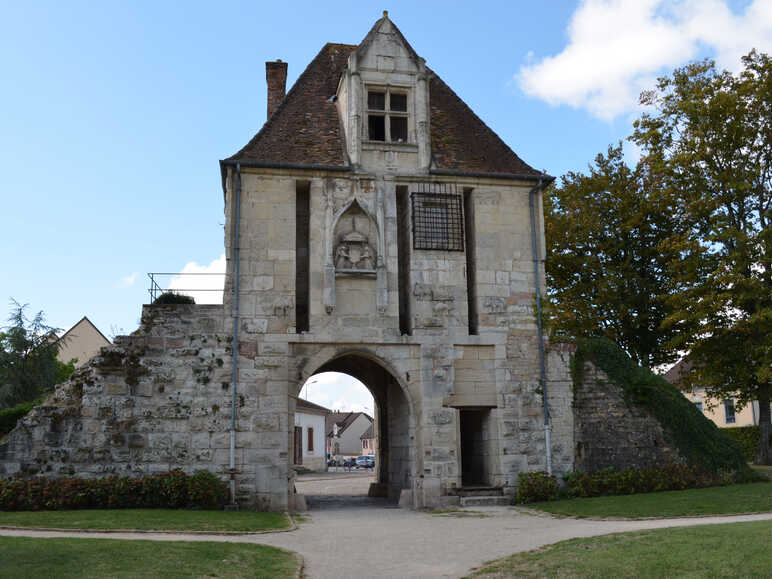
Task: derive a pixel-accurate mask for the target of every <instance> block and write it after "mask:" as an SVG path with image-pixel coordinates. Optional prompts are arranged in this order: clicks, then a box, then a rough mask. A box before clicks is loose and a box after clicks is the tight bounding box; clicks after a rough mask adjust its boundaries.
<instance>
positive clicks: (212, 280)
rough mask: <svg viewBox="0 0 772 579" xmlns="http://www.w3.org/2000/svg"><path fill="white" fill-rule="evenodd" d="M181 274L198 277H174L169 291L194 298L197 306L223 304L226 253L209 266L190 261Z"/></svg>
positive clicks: (169, 285) (170, 282)
mask: <svg viewBox="0 0 772 579" xmlns="http://www.w3.org/2000/svg"><path fill="white" fill-rule="evenodd" d="M180 273H181V274H198V275H177V276H174V277H172V278H171V280H170V281H169V284H168V286H167V287H168V289H173V290H175V291H178V292H179V293H183V294H185V295H188V296H191V297H193V299H195V300H196V303H197V304H221V303H222V289H223V283H224V281H225V254H224V253H223V254H221V255H220V257H218V258H217V259H215V260H213V261H212V262H210V263H209V265H198V263H196V262H195V261H190V262H188V263H187V264H185V267H183V268H182V271H181V272H180ZM201 274H206V275H201ZM212 274H217V275H212ZM159 283H160V282H159ZM164 289H166V288H164Z"/></svg>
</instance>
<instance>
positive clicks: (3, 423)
mask: <svg viewBox="0 0 772 579" xmlns="http://www.w3.org/2000/svg"><path fill="white" fill-rule="evenodd" d="M34 406H35V403H34V402H23V403H22V404H19V405H18V406H14V407H13V408H6V409H5V410H0V436H5V435H6V434H8V433H9V432H11V430H13V428H14V427H15V426H16V423H17V422H18V421H19V419H21V418H23V417H24V416H25V415H26V414H27V413H28V412H29V411H30V410H32V408H33V407H34Z"/></svg>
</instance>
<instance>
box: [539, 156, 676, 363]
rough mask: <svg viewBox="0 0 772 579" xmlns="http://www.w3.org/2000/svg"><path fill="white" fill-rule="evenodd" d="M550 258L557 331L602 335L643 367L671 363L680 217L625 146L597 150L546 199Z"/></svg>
mask: <svg viewBox="0 0 772 579" xmlns="http://www.w3.org/2000/svg"><path fill="white" fill-rule="evenodd" d="M544 214H545V231H546V239H547V259H546V263H545V268H546V275H547V287H548V292H549V298H550V306H549V313H550V324H551V328H550V329H551V330H552V331H553V332H558V333H562V334H567V335H569V336H571V337H580V336H582V337H591V336H603V337H606V338H608V339H610V340H612V341H614V342H616V343H617V344H619V345H620V346H621V347H622V348H623V349H624V350H625V351H626V352H627V353H628V354H629V355H630V357H631V358H633V359H634V360H635V361H636V362H637V363H638V364H640V365H642V366H646V367H649V368H650V367H653V366H656V365H659V364H662V363H665V362H668V361H672V360H673V359H674V358H675V357H676V354H675V353H674V352H672V351H671V350H669V349H668V348H666V347H665V345H666V344H667V343H668V342H669V341H670V340H672V339H673V337H674V332H675V331H676V330H675V329H673V328H670V329H663V328H662V322H663V321H664V320H665V319H666V318H667V317H668V316H671V315H672V314H673V311H672V306H671V305H670V304H669V302H668V301H667V299H666V296H667V293H668V291H670V290H671V289H672V288H673V287H674V285H675V282H674V281H673V280H672V279H671V277H670V273H671V272H670V270H669V263H670V262H671V261H672V260H674V259H676V258H677V255H678V254H677V253H676V252H674V250H673V249H670V248H669V247H668V245H667V243H666V241H667V240H668V239H669V236H670V235H671V233H672V231H673V230H674V228H675V227H676V226H677V221H676V220H675V219H674V218H673V207H672V197H671V196H670V195H669V194H668V191H666V190H663V189H662V188H661V187H660V183H659V176H658V175H657V174H656V173H655V172H653V171H651V170H650V168H649V167H648V166H646V165H645V164H643V163H639V164H638V165H637V166H636V167H635V168H630V167H628V166H627V165H626V164H625V162H624V159H623V152H622V146H621V144H620V145H618V146H617V147H609V149H608V152H607V154H606V155H605V156H604V155H602V154H600V155H598V156H597V157H596V159H595V163H594V165H592V166H590V167H589V173H588V174H583V173H574V172H572V173H568V174H567V175H565V176H563V177H562V179H561V183H560V185H559V186H555V187H552V188H551V189H550V190H549V191H548V193H547V195H546V196H545V200H544Z"/></svg>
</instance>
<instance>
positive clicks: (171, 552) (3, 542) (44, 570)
mask: <svg viewBox="0 0 772 579" xmlns="http://www.w3.org/2000/svg"><path fill="white" fill-rule="evenodd" d="M0 561H2V562H3V564H2V566H0V577H35V578H37V577H57V578H62V577H165V578H169V577H291V576H292V575H293V574H295V573H296V571H297V568H298V559H297V557H295V555H293V554H292V553H289V552H287V551H282V550H281V549H276V548H275V547H265V546H262V545H240V544H236V543H183V542H168V543H167V542H163V543H161V542H154V541H117V540H113V539H30V538H26V537H0Z"/></svg>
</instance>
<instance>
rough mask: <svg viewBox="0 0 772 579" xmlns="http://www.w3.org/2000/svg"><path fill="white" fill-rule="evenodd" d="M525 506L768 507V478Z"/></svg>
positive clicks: (597, 510) (721, 510) (675, 511)
mask: <svg viewBox="0 0 772 579" xmlns="http://www.w3.org/2000/svg"><path fill="white" fill-rule="evenodd" d="M527 506H528V507H531V508H534V509H539V510H542V511H547V512H549V513H553V514H556V515H567V516H571V517H627V518H637V517H686V516H693V515H722V514H734V513H756V512H765V511H772V482H760V483H750V484H742V485H731V486H727V487H710V488H706V489H690V490H685V491H666V492H661V493H647V494H638V495H618V496H610V497H593V498H588V499H567V500H561V501H551V502H545V503H531V504H529V505H527Z"/></svg>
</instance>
